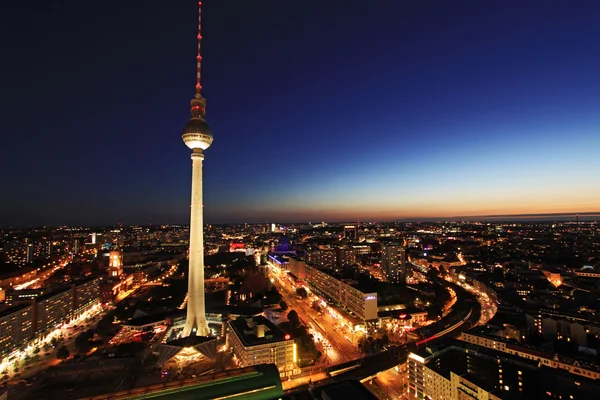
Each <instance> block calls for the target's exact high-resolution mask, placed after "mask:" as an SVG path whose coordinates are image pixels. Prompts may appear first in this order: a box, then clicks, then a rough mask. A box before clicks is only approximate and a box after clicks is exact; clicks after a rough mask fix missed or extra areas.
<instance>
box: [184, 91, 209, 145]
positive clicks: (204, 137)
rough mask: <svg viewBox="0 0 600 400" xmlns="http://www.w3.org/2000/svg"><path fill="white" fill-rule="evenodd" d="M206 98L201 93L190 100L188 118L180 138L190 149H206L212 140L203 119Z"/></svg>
mask: <svg viewBox="0 0 600 400" xmlns="http://www.w3.org/2000/svg"><path fill="white" fill-rule="evenodd" d="M205 108H206V100H204V98H203V97H202V96H201V95H198V94H197V95H196V97H194V98H193V99H192V100H191V101H190V114H191V116H190V120H189V121H188V123H187V124H185V126H184V127H183V132H182V134H181V138H182V139H183V142H184V143H185V145H186V146H187V147H189V148H190V149H192V150H194V149H201V150H206V149H208V148H209V147H210V145H211V144H212V142H213V133H212V129H210V126H208V124H207V123H206V120H205V119H204V110H205Z"/></svg>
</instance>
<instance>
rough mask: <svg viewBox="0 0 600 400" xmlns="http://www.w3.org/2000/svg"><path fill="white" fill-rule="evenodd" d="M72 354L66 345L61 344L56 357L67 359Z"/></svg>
mask: <svg viewBox="0 0 600 400" xmlns="http://www.w3.org/2000/svg"><path fill="white" fill-rule="evenodd" d="M70 355H71V354H70V353H69V350H68V349H67V347H66V346H64V345H63V346H60V347H59V348H58V350H57V351H56V358H58V359H60V360H66V359H67V358H69V356H70Z"/></svg>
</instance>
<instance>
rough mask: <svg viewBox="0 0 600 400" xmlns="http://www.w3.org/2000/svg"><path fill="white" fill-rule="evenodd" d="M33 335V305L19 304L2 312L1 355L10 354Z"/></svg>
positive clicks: (0, 331) (0, 320) (0, 317)
mask: <svg viewBox="0 0 600 400" xmlns="http://www.w3.org/2000/svg"><path fill="white" fill-rule="evenodd" d="M33 335H34V330H33V305H31V304H29V305H18V306H14V307H11V308H8V309H6V310H4V311H3V312H2V313H0V356H5V355H7V354H10V353H11V352H12V351H13V350H14V349H16V348H18V347H20V346H21V345H23V344H25V343H26V342H27V341H29V340H30V339H31V338H32V337H33Z"/></svg>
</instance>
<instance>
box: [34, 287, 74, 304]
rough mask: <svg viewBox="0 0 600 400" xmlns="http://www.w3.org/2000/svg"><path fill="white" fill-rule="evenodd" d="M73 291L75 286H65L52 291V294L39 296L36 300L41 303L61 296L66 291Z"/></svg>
mask: <svg viewBox="0 0 600 400" xmlns="http://www.w3.org/2000/svg"><path fill="white" fill-rule="evenodd" d="M72 289H73V286H65V287H61V288H56V289H54V290H52V291H51V292H49V293H44V294H42V295H39V296H38V297H36V298H35V299H36V301H37V302H38V303H39V302H40V301H42V300H46V299H49V298H50V297H54V296H57V295H59V294H62V293H64V292H66V291H68V290H72Z"/></svg>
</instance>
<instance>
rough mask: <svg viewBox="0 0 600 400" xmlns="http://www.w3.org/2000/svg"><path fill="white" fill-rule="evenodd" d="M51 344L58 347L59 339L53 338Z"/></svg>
mask: <svg viewBox="0 0 600 400" xmlns="http://www.w3.org/2000/svg"><path fill="white" fill-rule="evenodd" d="M50 344H51V345H52V347H56V346H57V345H58V339H57V338H56V337H53V338H52V340H50Z"/></svg>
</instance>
